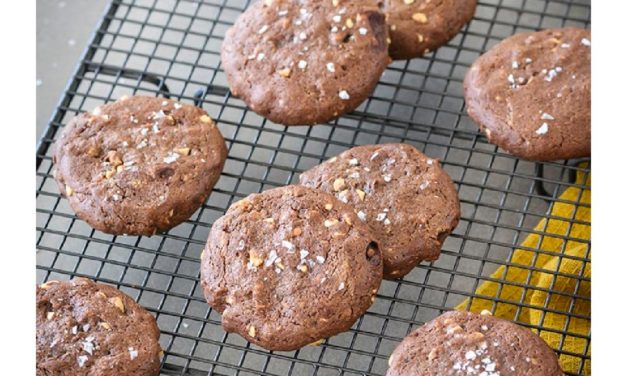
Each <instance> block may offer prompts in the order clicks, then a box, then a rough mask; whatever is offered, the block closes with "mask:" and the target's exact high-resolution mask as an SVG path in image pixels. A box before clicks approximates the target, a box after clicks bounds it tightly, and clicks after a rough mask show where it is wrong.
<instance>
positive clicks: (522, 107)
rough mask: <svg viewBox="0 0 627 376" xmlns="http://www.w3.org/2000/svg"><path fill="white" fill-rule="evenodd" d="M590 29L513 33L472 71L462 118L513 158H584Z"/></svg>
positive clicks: (587, 135) (586, 153)
mask: <svg viewBox="0 0 627 376" xmlns="http://www.w3.org/2000/svg"><path fill="white" fill-rule="evenodd" d="M590 44H591V42H590V30H585V29H575V28H568V29H548V30H543V31H539V32H535V33H522V34H516V35H514V36H512V37H509V38H507V39H505V40H504V41H502V42H501V43H499V44H497V45H496V46H494V47H493V48H492V49H490V51H488V52H486V53H485V54H484V55H482V56H481V57H479V58H478V59H477V60H476V61H475V62H474V63H473V64H472V66H471V67H470V70H469V71H468V73H467V74H466V78H465V80H464V89H465V97H466V106H467V107H468V114H469V115H470V117H471V118H472V119H473V120H475V122H477V124H478V125H479V127H480V128H481V130H482V131H483V132H485V134H486V136H487V137H488V140H489V141H490V142H491V143H494V144H496V145H498V146H500V147H502V148H503V149H505V150H507V151H509V152H510V153H512V154H513V155H515V156H518V157H521V158H525V159H530V160H541V161H546V160H557V159H569V158H577V157H587V156H590Z"/></svg>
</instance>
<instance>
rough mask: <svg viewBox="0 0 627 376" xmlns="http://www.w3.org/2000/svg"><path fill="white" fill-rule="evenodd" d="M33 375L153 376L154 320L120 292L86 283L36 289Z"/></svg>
mask: <svg viewBox="0 0 627 376" xmlns="http://www.w3.org/2000/svg"><path fill="white" fill-rule="evenodd" d="M36 315H37V375H68V376H69V375H72V376H83V375H85V376H87V375H89V376H108V375H120V376H155V375H158V374H159V364H160V360H159V357H160V354H161V347H160V346H159V328H158V327H157V322H156V321H155V319H154V317H152V315H150V313H148V312H147V311H146V310H145V309H143V308H142V307H140V306H139V305H138V304H137V303H135V301H134V300H133V299H131V298H130V297H129V296H128V295H126V294H124V293H123V292H121V291H119V290H118V289H116V288H114V287H112V286H108V285H103V284H99V283H95V282H93V281H91V280H88V279H84V278H75V279H73V280H72V281H65V282H59V281H49V282H47V283H44V284H42V285H39V286H38V287H37V313H36Z"/></svg>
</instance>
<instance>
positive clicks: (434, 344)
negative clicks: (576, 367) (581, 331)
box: [387, 311, 564, 376]
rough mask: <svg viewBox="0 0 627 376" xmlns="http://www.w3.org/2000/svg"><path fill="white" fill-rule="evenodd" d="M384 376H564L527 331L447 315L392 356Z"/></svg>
mask: <svg viewBox="0 0 627 376" xmlns="http://www.w3.org/2000/svg"><path fill="white" fill-rule="evenodd" d="M389 364H390V368H389V369H388V372H387V376H410V375H411V376H441V375H477V376H519V375H542V376H563V375H564V373H563V372H562V370H561V369H560V366H559V361H558V359H557V356H556V354H555V353H554V352H553V350H551V348H550V347H549V346H548V345H547V344H546V342H544V341H543V340H542V338H540V337H538V336H537V335H535V334H534V333H532V332H531V331H530V330H528V329H526V328H523V327H521V326H518V325H516V324H514V323H511V322H509V321H506V320H503V319H499V318H495V317H492V316H491V315H490V314H482V315H477V314H474V313H469V312H455V311H453V312H447V313H445V314H443V315H441V316H439V317H437V318H435V319H434V320H432V321H430V322H428V323H426V324H425V325H423V326H421V327H420V328H418V329H417V330H415V331H414V332H412V333H411V334H410V335H408V336H407V337H405V339H404V340H403V342H401V344H400V345H398V347H397V348H396V349H395V350H394V352H393V353H392V356H391V357H390V360H389Z"/></svg>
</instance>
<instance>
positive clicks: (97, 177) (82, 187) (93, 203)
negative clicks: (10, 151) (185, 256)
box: [53, 96, 227, 235]
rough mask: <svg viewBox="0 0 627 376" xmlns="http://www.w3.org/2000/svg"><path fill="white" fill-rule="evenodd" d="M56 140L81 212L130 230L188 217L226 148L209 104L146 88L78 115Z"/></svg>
mask: <svg viewBox="0 0 627 376" xmlns="http://www.w3.org/2000/svg"><path fill="white" fill-rule="evenodd" d="M55 146H56V150H55V154H54V156H53V161H54V164H55V167H56V172H55V178H56V180H57V183H58V185H59V190H60V191H61V192H62V193H63V194H64V195H65V196H66V197H67V199H68V200H69V203H70V206H71V207H72V209H74V211H75V212H76V215H77V216H78V217H79V218H81V219H83V220H84V221H86V222H87V223H89V224H90V225H91V226H92V227H94V228H96V229H97V230H100V231H103V232H106V233H110V234H129V235H153V234H155V233H156V232H161V231H167V230H168V229H170V228H172V227H174V226H176V225H177V224H179V223H181V222H183V221H184V220H186V219H187V218H189V217H190V216H191V215H192V214H193V213H194V211H196V210H197V209H198V208H199V207H200V206H201V205H202V204H203V203H204V202H205V200H206V199H207V196H209V193H210V192H211V189H212V188H213V186H214V185H215V183H216V182H217V180H218V178H219V177H220V173H221V172H222V168H223V167H224V162H225V159H226V154H227V151H226V146H225V144H224V139H223V138H222V135H221V134H220V131H219V130H218V128H217V127H216V126H215V123H214V122H213V120H212V119H211V118H210V117H209V116H208V115H207V113H206V112H205V111H203V110H202V109H200V108H197V107H194V106H190V105H185V104H181V103H178V102H175V101H172V100H167V99H163V98H153V97H141V96H137V97H130V98H128V97H125V98H122V99H120V100H118V101H116V102H114V103H109V104H106V105H103V106H101V107H98V108H96V109H95V110H93V111H92V112H91V113H83V114H80V115H78V116H76V117H75V118H74V119H72V120H71V121H70V123H69V124H68V125H67V126H66V128H65V129H64V130H63V133H62V135H61V138H60V139H59V140H58V141H57V143H56V145H55Z"/></svg>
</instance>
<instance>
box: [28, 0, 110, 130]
mask: <svg viewBox="0 0 627 376" xmlns="http://www.w3.org/2000/svg"><path fill="white" fill-rule="evenodd" d="M107 3H108V1H106V0H37V77H36V80H37V81H36V82H37V139H39V137H41V134H42V132H43V129H44V128H45V127H46V125H47V124H48V121H49V120H50V117H51V116H52V114H53V111H54V109H55V107H56V105H57V103H58V101H59V99H60V98H61V95H62V94H63V91H64V89H65V85H66V84H67V82H68V80H69V79H70V76H71V75H72V73H73V72H74V69H75V68H76V64H77V63H78V61H79V58H80V56H81V54H82V53H83V51H84V49H85V47H86V46H87V43H88V41H89V40H90V39H91V35H92V31H93V30H94V29H95V28H96V25H97V23H98V21H99V19H100V16H101V15H102V14H103V12H104V9H105V7H106V5H107Z"/></svg>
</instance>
